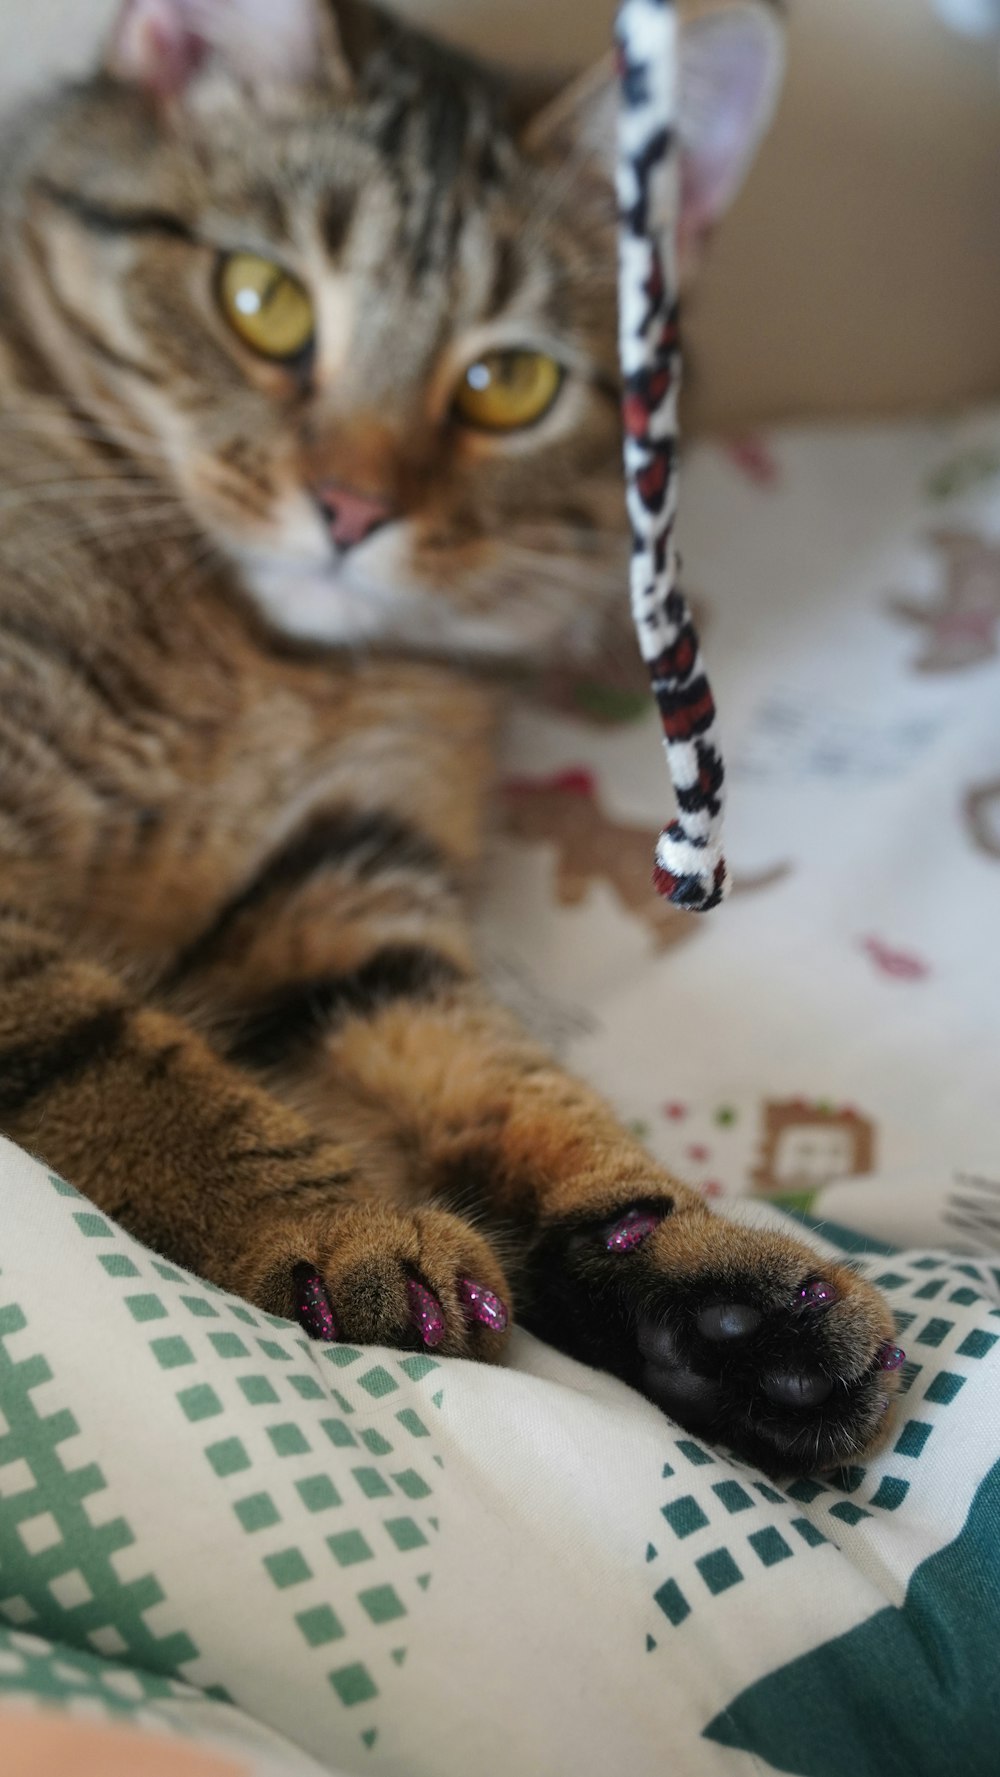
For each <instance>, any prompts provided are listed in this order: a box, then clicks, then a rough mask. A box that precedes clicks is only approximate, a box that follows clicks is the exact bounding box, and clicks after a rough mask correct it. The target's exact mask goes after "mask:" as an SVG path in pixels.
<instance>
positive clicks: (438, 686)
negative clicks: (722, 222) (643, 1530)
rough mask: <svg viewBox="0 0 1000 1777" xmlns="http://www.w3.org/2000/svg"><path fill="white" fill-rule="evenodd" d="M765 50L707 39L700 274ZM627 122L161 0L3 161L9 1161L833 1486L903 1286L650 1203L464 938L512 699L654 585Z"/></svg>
mask: <svg viewBox="0 0 1000 1777" xmlns="http://www.w3.org/2000/svg"><path fill="white" fill-rule="evenodd" d="M779 42H780V39H779V36H778V34H777V30H776V26H775V23H774V18H773V15H772V14H771V13H770V11H769V10H767V9H762V8H761V7H759V6H756V5H748V4H742V5H738V6H736V7H734V8H733V9H732V10H731V12H728V13H720V14H713V15H710V16H709V17H707V18H706V19H704V20H703V21H700V22H697V23H696V24H694V25H692V26H690V27H689V28H688V30H687V31H686V33H685V37H684V51H683V79H684V94H685V97H684V105H683V108H682V109H683V129H682V134H683V137H684V143H685V169H684V192H685V217H684V229H683V235H684V243H685V252H686V254H687V255H688V260H689V263H690V262H692V261H693V260H694V258H696V257H697V253H698V250H699V248H700V246H701V244H702V243H703V241H704V239H705V237H706V234H707V231H708V228H709V227H710V225H711V223H712V222H713V221H714V219H715V216H716V214H717V213H718V211H719V209H720V208H721V207H722V206H723V205H724V203H725V201H726V200H727V199H728V197H729V196H730V195H731V193H732V190H733V189H735V186H736V184H737V183H738V179H739V175H740V173H741V171H742V167H743V164H744V163H745V160H746V158H747V157H748V155H749V153H750V151H751V150H752V148H753V146H754V144H755V141H756V138H757V136H758V135H759V133H760V130H761V129H762V127H763V124H764V122H765V121H766V118H767V114H768V112H769V110H770V107H771V104H772V102H773V96H774V91H775V87H776V82H777V70H778V66H779V62H780V49H779ZM610 119H613V85H612V83H611V81H610V78H609V76H608V73H607V71H605V72H604V73H603V74H601V75H599V76H597V77H593V78H589V79H584V80H583V81H582V82H581V83H578V84H577V85H576V86H575V87H574V88H573V89H572V90H571V91H570V92H569V93H568V94H565V95H562V96H561V97H557V98H556V99H555V100H552V101H550V102H549V103H547V104H546V105H545V106H543V107H542V108H540V109H537V110H536V111H535V112H534V113H533V114H532V115H531V116H529V117H528V118H526V119H525V118H520V119H518V117H517V106H516V104H514V103H512V102H511V100H510V98H509V96H508V94H507V92H506V91H505V88H504V85H503V83H502V82H500V81H499V80H498V79H497V78H495V77H493V76H491V75H488V74H486V73H484V72H483V71H481V70H479V69H477V68H474V67H473V66H471V65H470V64H468V63H466V62H465V61H463V60H462V59H461V58H459V57H457V56H456V55H454V54H452V53H451V52H449V51H446V50H443V49H440V48H438V47H435V46H434V45H433V44H432V43H431V42H429V41H428V40H427V39H425V38H424V37H423V36H421V35H418V34H415V33H414V32H412V31H410V30H408V29H404V28H403V26H401V25H400V24H398V23H396V22H394V21H393V20H392V19H391V18H390V17H388V16H387V15H384V14H382V13H380V12H378V11H376V10H373V9H370V8H368V7H367V6H363V5H361V4H356V3H355V0H336V3H335V4H328V3H327V0H283V4H282V5H281V7H280V8H275V7H272V6H270V5H269V4H267V3H266V0H128V3H126V4H125V5H124V6H123V7H122V9H121V11H120V13H119V16H118V19H117V23H116V24H115V26H114V29H113V32H112V35H111V39H110V43H109V45H108V49H107V54H106V58H105V61H104V64H103V66H102V68H101V69H100V71H99V72H97V73H96V74H95V75H94V77H93V78H92V79H90V80H87V81H85V82H83V83H82V84H79V85H77V86H75V87H72V88H69V89H67V90H65V91H63V92H60V93H57V94H56V95H54V96H53V97H51V98H49V99H46V100H44V101H42V102H40V103H38V104H36V105H35V106H34V108H33V109H32V110H31V111H30V112H28V113H26V114H24V115H22V116H19V117H18V118H17V119H16V120H15V123H14V124H13V125H12V127H11V128H10V130H9V131H8V134H7V139H6V142H5V145H4V153H3V157H2V161H0V164H2V166H3V174H2V185H0V391H2V415H0V468H2V483H3V492H2V496H0V760H2V770H0V1129H2V1130H3V1131H4V1132H5V1133H6V1134H7V1135H8V1136H10V1137H11V1138H13V1139H14V1140H16V1141H18V1142H20V1143H22V1144H23V1145H25V1146H26V1147H28V1148H31V1149H33V1150H34V1151H35V1152H37V1153H39V1154H40V1155H41V1156H43V1158H44V1159H45V1161H46V1162H47V1163H48V1164H49V1165H51V1166H52V1167H54V1168H57V1169H58V1170H59V1171H60V1172H61V1173H62V1174H64V1175H65V1176H66V1177H67V1178H68V1179H69V1180H71V1181H72V1182H73V1183H74V1184H76V1185H77V1186H78V1187H79V1188H80V1189H81V1190H82V1191H84V1192H85V1193H86V1194H87V1195H88V1196H89V1197H91V1198H92V1199H93V1201H94V1202H95V1203H96V1204H97V1205H99V1206H100V1207H101V1208H102V1209H103V1210H104V1211H106V1213H107V1214H108V1215H110V1216H111V1217H113V1218H114V1219H116V1220H117V1221H119V1222H120V1223H122V1224H123V1225H124V1226H125V1227H126V1228H128V1229H129V1230H130V1231H131V1232H132V1233H133V1234H134V1235H135V1236H137V1237H138V1238H139V1239H141V1240H143V1241H145V1242H146V1243H148V1244H149V1245H150V1246H151V1247H153V1248H154V1249H158V1250H159V1251H160V1252H161V1253H163V1254H166V1255H168V1256H169V1257H170V1258H171V1259H173V1260H174V1261H176V1262H178V1263H180V1264H182V1265H185V1266H188V1267H190V1268H191V1269H192V1270H194V1271H196V1272H198V1273H200V1274H201V1275H203V1276H205V1277H206V1278H208V1279H211V1280H214V1282H215V1283H216V1284H218V1285H220V1286H222V1287H224V1288H226V1289H228V1290H231V1291H234V1292H236V1293H238V1294H241V1295H242V1296H244V1297H245V1298H246V1299H248V1300H250V1301H252V1302H255V1303H257V1304H258V1305H259V1306H260V1307H261V1308H263V1309H265V1310H268V1311H271V1312H273V1313H276V1314H279V1315H287V1316H290V1317H296V1316H297V1317H298V1318H299V1319H300V1320H301V1322H302V1324H303V1325H304V1326H305V1327H306V1328H307V1330H308V1331H309V1332H310V1333H311V1334H313V1335H314V1336H316V1337H327V1338H330V1337H335V1336H340V1337H342V1338H345V1339H349V1340H351V1341H354V1342H359V1343H362V1342H372V1343H381V1344H386V1345H390V1346H399V1347H407V1348H410V1349H416V1350H421V1349H423V1348H425V1347H429V1348H433V1349H435V1350H437V1351H438V1352H439V1353H442V1354H452V1355H458V1356H467V1357H472V1358H476V1359H480V1360H483V1361H494V1360H498V1359H500V1358H501V1357H502V1355H503V1351H504V1348H505V1344H506V1340H507V1337H508V1332H507V1323H508V1318H509V1308H510V1307H513V1309H514V1311H515V1312H516V1315H517V1317H518V1319H519V1320H520V1321H521V1322H522V1323H523V1324H525V1325H526V1326H527V1327H529V1328H531V1329H533V1330H534V1331H535V1332H537V1333H539V1334H540V1335H541V1336H543V1337H545V1338H547V1339H550V1340H551V1341H552V1342H554V1343H555V1344H556V1345H558V1346H560V1347H561V1348H563V1349H564V1350H567V1351H569V1352H571V1353H573V1354H574V1355H576V1356H577V1357H579V1358H581V1359H583V1360H584V1361H586V1362H588V1363H592V1364H595V1365H598V1366H600V1367H603V1368H605V1369H608V1370H610V1371H612V1372H613V1373H615V1374H617V1375H618V1376H620V1377H622V1378H624V1379H625V1380H626V1381H628V1382H630V1383H633V1384H634V1385H635V1386H636V1387H637V1388H639V1389H641V1390H642V1391H643V1392H644V1393H645V1394H646V1395H648V1396H649V1397H650V1398H651V1399H652V1400H654V1401H656V1402H657V1403H658V1404H659V1405H660V1406H662V1407H663V1408H665V1409H666V1410H667V1411H668V1412H669V1413H670V1414H671V1415H672V1416H673V1417H674V1418H675V1419H677V1420H678V1421H680V1422H681V1423H683V1424H685V1425H687V1426H690V1427H693V1428H695V1429H697V1430H698V1431H700V1432H701V1433H703V1435H704V1436H706V1437H708V1438H715V1439H719V1440H722V1441H724V1442H725V1443H727V1444H728V1445H729V1446H730V1447H732V1448H734V1449H736V1450H737V1451H739V1452H741V1453H742V1454H743V1455H745V1456H747V1457H748V1458H750V1459H752V1460H755V1461H757V1462H758V1463H760V1464H761V1465H763V1466H764V1467H765V1468H768V1469H770V1470H772V1471H773V1472H777V1471H779V1470H782V1469H784V1470H788V1469H789V1468H795V1467H800V1468H802V1467H809V1466H821V1467H822V1466H829V1465H831V1464H835V1463H837V1462H840V1461H843V1460H844V1459H846V1458H847V1457H850V1456H854V1455H856V1454H858V1453H859V1452H863V1451H865V1450H867V1449H869V1448H871V1447H873V1446H874V1445H875V1444H876V1443H877V1441H878V1440H879V1437H880V1435H881V1433H882V1428H883V1426H884V1423H885V1421H884V1414H885V1410H886V1407H887V1404H888V1396H889V1393H890V1391H891V1389H892V1386H893V1378H892V1376H891V1375H887V1374H886V1373H885V1372H886V1369H887V1368H888V1367H891V1365H892V1364H893V1363H895V1362H896V1361H897V1355H898V1354H896V1352H895V1348H893V1347H891V1346H890V1344H889V1341H891V1338H892V1321H891V1318H890V1315H889V1313H888V1311H887V1309H886V1307H885V1305H884V1303H883V1301H882V1299H881V1298H880V1297H879V1296H878V1294H877V1293H876V1292H875V1291H874V1290H872V1289H871V1288H870V1287H869V1286H868V1285H867V1284H866V1283H865V1282H864V1281H862V1280H861V1279H860V1278H858V1277H857V1276H856V1275H855V1274H854V1272H853V1271H851V1270H849V1269H845V1268H843V1267H840V1266H835V1265H832V1264H828V1263H827V1262H826V1261H822V1263H821V1262H820V1261H819V1260H818V1259H817V1257H816V1255H815V1254H814V1253H813V1252H812V1251H811V1250H810V1249H809V1248H808V1247H807V1246H805V1245H803V1244H801V1243H799V1242H798V1241H797V1240H795V1239H792V1238H788V1237H786V1236H785V1235H783V1234H775V1233H766V1232H760V1231H749V1230H747V1229H743V1228H738V1227H736V1226H733V1225H731V1224H729V1223H728V1222H726V1221H724V1220H721V1219H718V1218H716V1217H714V1216H713V1215H712V1214H711V1213H710V1211H709V1210H708V1208H707V1206H706V1205H705V1204H704V1202H703V1201H702V1200H701V1198H700V1197H699V1196H698V1195H697V1194H696V1193H695V1192H693V1191H691V1190H689V1189H687V1188H686V1187H684V1186H683V1185H681V1184H680V1183H678V1181H676V1180H675V1179H673V1178H672V1177H670V1176H668V1175H667V1174H666V1173H665V1172H664V1171H663V1170H662V1168H660V1167H659V1166H658V1165H657V1164H656V1163H654V1162H653V1161H652V1160H651V1158H650V1156H649V1155H648V1154H647V1153H646V1152H645V1151H644V1149H643V1148H642V1147H641V1146H640V1145H639V1144H638V1142H637V1141H636V1140H635V1138H634V1137H633V1136H631V1135H630V1134H628V1133H627V1132H626V1131H625V1130H624V1129H623V1128H622V1127H621V1126H620V1125H619V1124H618V1122H617V1121H616V1119H615V1117H614V1116H613V1114H612V1113H611V1111H610V1110H609V1109H608V1108H607V1107H606V1106H605V1105H604V1104H603V1102H602V1101H601V1100H600V1098H599V1097H598V1096H597V1095H596V1094H595V1093H594V1092H592V1091H591V1090H590V1089H589V1088H588V1087H586V1086H584V1085H583V1084H581V1083H580V1082H578V1081H576V1080H574V1079H572V1078H570V1077H569V1076H567V1075H566V1074H564V1073H563V1072H562V1071H561V1069H560V1068H559V1067H558V1066H557V1065H556V1063H555V1062H553V1061H552V1060H550V1059H549V1057H548V1056H547V1055H546V1054H545V1052H544V1051H543V1050H542V1049H541V1048H540V1047H539V1046H538V1045H537V1044H536V1043H535V1042H533V1041H532V1040H531V1039H530V1038H529V1037H528V1036H527V1035H525V1034H524V1033H523V1032H522V1031H521V1030H520V1029H519V1028H518V1027H517V1025H516V1024H515V1023H514V1022H513V1021H512V1020H511V1018H510V1017H509V1015H508V1014H507V1013H505V1012H503V1011H501V1010H500V1009H499V1008H498V1007H496V1006H495V1005H494V1004H493V1003H492V1001H491V998H490V996H489V993H488V992H487V990H486V989H485V987H484V986H483V985H481V984H480V983H479V982H478V981H477V977H476V968H475V959H474V956H473V950H472V945H471V941H470V937H469V932H468V929H467V925H466V910H467V906H468V901H469V895H470V892H471V890H472V889H473V887H474V882H475V876H476V868H477V859H478V856H479V849H480V843H481V838H482V833H483V827H484V821H485V819H486V800H487V792H488V788H489V784H490V777H491V771H492V763H491V761H492V752H491V748H492V742H493V738H494V733H495V728H496V722H497V719H498V688H497V685H496V683H495V674H494V672H493V668H494V667H495V666H496V664H497V663H498V662H502V661H513V660H518V661H522V662H523V661H524V660H535V661H543V660H544V659H545V658H547V657H551V656H552V655H553V654H555V653H558V654H559V655H560V656H561V657H564V656H565V654H566V652H567V651H569V650H572V649H574V648H580V647H583V646H585V644H586V639H587V636H588V634H590V633H592V632H593V630H594V629H595V628H596V627H597V626H598V624H599V621H600V618H601V615H602V612H605V611H606V610H607V608H608V607H609V605H610V603H611V602H613V601H617V600H620V599H621V598H622V596H623V587H624V567H625V558H626V541H625V538H624V536H623V523H622V490H621V481H620V461H619V419H618V388H617V372H616V343H615V246H614V232H613V226H614V206H613V198H612V190H611V184H610V179H609V167H610V164H611V155H612V132H611V130H610V128H609V120H610ZM682 1040H683V1037H682V1034H681V1033H679V1034H678V1041H682ZM820 1272H821V1273H822V1275H819V1273H820ZM40 1289H41V1285H40ZM887 1354H888V1355H887Z"/></svg>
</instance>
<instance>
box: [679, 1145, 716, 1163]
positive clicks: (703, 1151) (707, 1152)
mask: <svg viewBox="0 0 1000 1777" xmlns="http://www.w3.org/2000/svg"><path fill="white" fill-rule="evenodd" d="M684 1152H685V1153H686V1154H687V1157H688V1159H689V1160H708V1159H709V1158H710V1157H711V1152H712V1150H711V1148H706V1146H705V1144H704V1142H700V1141H693V1142H692V1143H691V1146H690V1147H689V1148H685V1150H684Z"/></svg>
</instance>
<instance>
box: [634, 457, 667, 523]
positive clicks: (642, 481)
mask: <svg viewBox="0 0 1000 1777" xmlns="http://www.w3.org/2000/svg"><path fill="white" fill-rule="evenodd" d="M669 472H670V459H669V457H668V456H667V455H666V454H665V453H664V452H661V453H660V454H659V455H658V456H655V457H654V458H653V461H652V462H651V463H649V464H648V465H647V467H646V468H645V469H640V470H639V471H638V473H637V475H636V478H635V485H636V487H637V488H638V490H639V498H640V500H641V501H642V503H643V505H644V506H645V507H647V508H648V509H649V510H650V511H657V510H659V508H660V506H662V504H663V497H664V495H665V493H666V491H667V477H668V475H669Z"/></svg>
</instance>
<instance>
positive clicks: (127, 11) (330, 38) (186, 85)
mask: <svg viewBox="0 0 1000 1777" xmlns="http://www.w3.org/2000/svg"><path fill="white" fill-rule="evenodd" d="M105 66H106V67H107V70H108V72H109V73H110V74H111V75H113V76H114V77H115V78H116V79H118V80H122V81H124V82H126V83H127V84H128V85H130V86H137V87H139V88H141V89H142V91H144V92H146V93H148V94H149V95H150V96H151V97H152V98H154V99H157V100H160V101H163V102H165V103H169V102H171V101H174V100H179V99H182V98H184V97H186V96H187V95H188V94H191V95H192V96H194V95H195V94H196V93H197V92H198V91H199V90H200V89H202V88H204V87H206V86H207V85H208V84H209V82H210V81H211V80H212V79H213V77H214V84H216V85H218V84H220V83H222V84H224V83H225V82H226V81H229V82H230V83H238V84H239V85H240V86H241V87H243V88H250V89H251V90H252V91H254V92H256V93H258V94H262V95H263V94H266V93H268V92H274V91H280V90H281V89H282V88H283V87H284V88H287V87H289V86H301V85H303V84H319V83H325V84H331V83H332V84H334V85H338V86H344V85H347V84H349V77H348V75H347V70H346V65H345V63H344V61H343V58H342V56H341V54H340V48H339V43H338V41H337V38H336V32H335V28H334V23H333V13H332V8H331V7H330V6H329V5H327V4H325V3H324V0H123V4H122V5H121V8H120V11H119V13H118V18H117V20H116V22H115V25H114V26H113V28H112V32H111V37H110V40H109V42H108V46H107V50H106V54H105Z"/></svg>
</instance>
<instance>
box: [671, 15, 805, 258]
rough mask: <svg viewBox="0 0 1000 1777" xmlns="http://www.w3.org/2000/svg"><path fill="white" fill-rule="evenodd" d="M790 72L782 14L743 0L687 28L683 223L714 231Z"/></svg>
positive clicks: (691, 230) (691, 232) (683, 41)
mask: <svg viewBox="0 0 1000 1777" xmlns="http://www.w3.org/2000/svg"><path fill="white" fill-rule="evenodd" d="M784 72H785V33H784V27H783V25H782V21H781V15H780V13H779V12H778V11H777V10H776V8H775V7H774V6H773V5H770V4H766V3H762V0H740V3H739V4H736V5H731V6H727V7H725V8H723V9H721V10H719V11H717V12H707V13H704V14H703V15H702V16H701V17H699V18H694V19H691V20H689V21H688V23H687V24H686V25H685V26H684V27H683V29H682V31H681V34H680V68H679V83H680V93H679V111H680V115H679V120H678V121H679V127H680V138H681V179H682V206H681V207H682V228H683V232H684V235H685V236H686V237H688V238H692V237H694V238H697V237H699V236H702V235H705V234H707V233H708V232H709V231H710V230H711V229H712V228H713V227H714V226H715V224H716V222H718V220H719V218H720V216H722V215H723V214H724V212H725V211H726V210H727V209H728V208H729V205H730V204H731V203H732V201H733V198H734V197H735V196H736V193H737V192H738V191H739V188H740V186H741V185H742V184H743V181H744V179H745V178H746V175H747V173H748V172H749V170H750V167H751V165H752V163H753V159H754V155H755V154H756V152H757V149H758V147H759V146H760V141H761V137H762V136H763V135H764V132H765V130H766V129H767V127H768V125H769V124H770V122H771V119H772V117H773V116H774V111H775V106H776V105H777V103H778V95H779V93H780V91H781V82H782V78H783V75H784Z"/></svg>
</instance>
